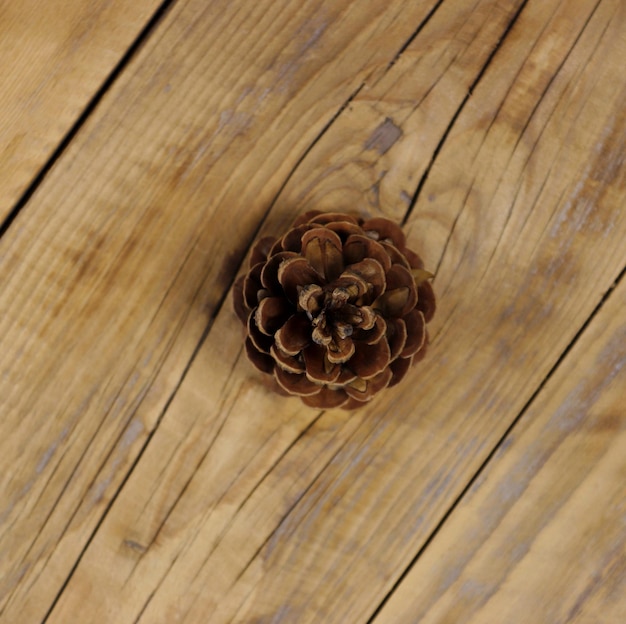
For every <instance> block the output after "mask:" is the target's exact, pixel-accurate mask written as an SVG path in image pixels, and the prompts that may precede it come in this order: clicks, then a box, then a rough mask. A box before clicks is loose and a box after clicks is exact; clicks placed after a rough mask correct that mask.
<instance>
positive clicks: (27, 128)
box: [0, 0, 160, 222]
mask: <svg viewBox="0 0 626 624" xmlns="http://www.w3.org/2000/svg"><path fill="white" fill-rule="evenodd" d="M159 5H160V2H158V1H157V0H140V1H133V0H113V1H109V0H107V1H104V0H50V1H46V2H40V1H39V0H22V1H21V2H10V1H3V2H0V59H2V60H1V61H0V65H1V69H0V85H1V86H2V88H1V89H0V222H2V221H4V219H5V218H6V217H7V215H8V214H9V213H10V211H11V209H12V207H13V206H14V204H15V203H16V202H17V201H18V199H19V198H20V197H21V196H22V194H23V193H24V191H25V190H26V188H27V187H28V185H29V184H30V183H31V181H32V180H33V178H34V177H35V176H36V175H37V174H38V173H39V171H40V170H41V168H42V167H43V166H44V164H45V163H46V161H47V160H48V159H49V158H50V157H51V156H52V154H53V152H54V151H55V149H56V148H57V146H58V145H59V143H60V142H61V140H62V139H63V137H64V136H65V135H66V134H67V132H68V131H69V130H70V128H71V127H72V125H73V124H74V123H75V122H76V121H77V119H78V118H79V117H80V115H81V113H82V112H83V110H84V109H85V107H86V106H87V104H88V103H89V102H90V100H91V99H92V98H93V96H94V95H95V93H96V92H97V91H98V89H99V88H100V87H101V85H102V84H103V83H104V81H105V80H106V78H107V77H108V76H109V74H110V73H111V71H112V70H113V69H114V67H115V66H116V65H117V64H118V62H119V61H120V60H121V58H122V57H123V56H124V54H125V53H126V51H127V50H128V48H129V47H130V46H131V44H132V43H133V41H134V40H135V39H136V37H137V36H138V35H139V33H140V32H141V31H142V29H143V28H144V26H145V25H146V24H147V23H148V21H149V20H150V18H151V17H152V15H153V14H154V13H155V11H156V10H157V9H158V7H159Z"/></svg>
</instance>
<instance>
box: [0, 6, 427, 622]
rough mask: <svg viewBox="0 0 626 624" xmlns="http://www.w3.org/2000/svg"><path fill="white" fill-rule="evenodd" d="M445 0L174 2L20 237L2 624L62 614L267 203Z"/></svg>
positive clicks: (6, 375)
mask: <svg viewBox="0 0 626 624" xmlns="http://www.w3.org/2000/svg"><path fill="white" fill-rule="evenodd" d="M433 4H434V3H421V4H420V5H419V6H413V7H409V8H408V9H407V7H406V5H405V4H404V3H403V2H395V3H392V4H389V3H388V2H386V1H385V2H383V1H380V2H376V3H372V4H371V7H370V9H369V10H368V11H367V12H363V11H357V10H355V9H354V7H355V6H356V5H355V4H354V3H349V2H342V3H335V4H332V5H331V4H328V3H327V4H311V5H308V6H306V7H300V8H298V7H295V5H294V6H293V7H290V8H285V7H283V6H281V5H277V4H275V3H271V2H263V3H255V4H254V5H241V6H239V5H238V4H233V3H231V2H220V3H211V4H210V5H207V4H206V3H205V2H200V1H196V2H188V3H180V4H177V5H175V6H174V8H173V9H172V10H171V11H170V12H169V14H168V15H167V18H166V19H165V20H164V21H163V22H162V23H161V25H160V27H159V29H158V30H157V31H155V33H154V34H153V36H152V38H151V39H150V40H149V42H148V43H147V44H146V45H145V46H144V47H143V48H142V50H141V52H140V54H139V55H138V56H137V57H136V58H135V59H134V60H133V62H132V63H131V64H130V65H129V66H128V67H127V68H126V70H125V72H124V75H123V76H122V77H121V79H120V80H119V81H117V82H116V83H115V85H114V87H113V88H112V89H111V90H110V92H109V93H107V95H106V97H105V98H104V99H103V101H102V104H101V105H100V106H99V107H98V109H97V111H96V112H95V114H94V115H93V116H92V117H91V118H90V119H89V120H88V122H87V123H86V125H85V126H84V128H83V129H82V130H81V132H80V133H79V135H78V136H77V137H76V139H75V140H74V141H73V142H72V143H71V145H70V146H69V148H68V150H67V151H66V153H65V154H64V156H63V158H62V159H61V160H60V161H59V163H58V164H57V166H56V167H55V168H54V169H53V170H52V171H51V172H50V174H49V176H48V177H47V179H46V181H45V183H44V184H43V185H42V186H41V187H40V188H39V190H38V192H37V193H36V194H35V195H34V197H33V199H32V201H31V202H29V204H28V205H27V207H26V208H25V209H24V210H23V211H22V212H21V213H20V215H19V216H18V218H17V220H16V221H15V223H14V224H13V227H12V228H11V229H10V231H9V232H8V234H7V235H6V236H5V237H3V240H2V242H1V243H0V257H1V258H2V267H1V275H2V288H1V289H0V292H1V295H0V308H1V309H2V312H3V314H2V318H1V319H0V322H1V331H2V336H3V338H4V339H3V344H2V358H3V362H4V364H3V366H2V370H3V377H2V381H1V383H2V387H1V388H0V394H1V395H2V396H3V427H4V428H5V429H4V430H5V431H6V432H7V433H6V435H4V436H3V437H2V441H1V445H2V446H1V449H0V456H1V457H2V458H3V464H4V465H5V466H10V467H11V468H10V469H8V470H6V471H3V473H2V484H1V486H2V490H1V491H2V492H3V511H2V516H1V517H2V521H3V526H4V533H3V534H2V537H1V538H0V539H1V540H2V541H1V542H0V548H1V549H2V551H3V557H2V560H1V561H0V578H2V589H1V591H0V596H1V601H0V608H3V609H4V611H3V613H2V618H3V621H8V622H15V620H16V619H17V618H21V619H23V621H32V620H37V619H38V618H41V617H43V615H44V614H45V613H46V611H47V610H48V609H49V608H50V607H51V605H52V603H53V601H54V599H55V597H56V595H57V594H58V592H60V591H61V589H62V587H63V584H64V582H65V580H66V578H67V577H68V575H70V573H71V571H72V568H73V566H74V565H75V563H76V560H77V558H78V557H79V556H80V553H81V551H82V549H83V548H84V547H85V545H86V543H87V542H88V540H89V539H90V537H91V535H92V534H93V532H94V530H95V529H96V528H97V526H98V523H99V521H100V519H101V518H102V516H103V514H104V513H105V512H106V510H107V506H108V505H109V503H110V502H111V499H112V498H113V497H114V496H115V494H116V491H117V489H118V488H119V487H120V484H121V483H122V482H123V480H124V478H125V476H126V474H127V473H128V471H129V470H130V469H131V468H132V466H133V462H134V461H135V459H136V457H137V454H138V453H139V452H140V450H141V448H142V445H143V444H144V443H145V441H146V439H147V437H148V435H149V433H150V431H151V430H152V429H153V428H154V427H156V426H157V425H158V423H159V421H160V417H161V414H162V411H163V410H164V407H165V406H166V405H167V402H168V399H169V397H170V396H171V395H172V393H173V392H175V390H176V387H177V383H178V381H179V379H180V376H181V374H182V372H183V371H184V369H185V366H186V365H187V363H188V361H189V359H190V357H191V355H192V353H193V351H194V349H195V347H196V345H197V343H198V341H199V339H200V338H201V336H202V333H203V331H204V329H205V327H206V326H207V324H208V323H210V320H211V315H212V314H213V313H214V311H215V309H216V306H218V305H219V304H220V302H221V300H222V298H223V296H224V291H225V290H227V289H228V288H229V285H230V283H231V280H232V277H233V272H234V270H235V267H236V266H237V264H238V262H239V259H240V258H241V256H242V254H243V253H245V249H246V248H247V246H248V244H249V242H250V239H251V238H252V236H253V233H254V230H255V228H256V227H257V226H258V223H259V220H260V219H261V217H262V215H263V214H264V212H265V210H266V209H267V205H268V202H270V201H271V198H272V197H273V196H274V195H275V194H276V192H277V191H278V189H279V188H280V185H281V184H282V182H283V180H284V179H285V177H286V175H287V174H288V172H289V171H290V170H291V169H292V168H293V166H294V164H295V163H296V162H297V160H298V159H299V158H300V156H301V155H302V153H303V152H304V151H305V150H306V148H307V146H308V145H309V144H310V143H311V142H312V141H313V140H314V139H315V137H316V136H317V134H318V133H319V132H320V131H321V130H322V129H323V127H324V126H325V125H326V124H327V123H328V121H329V120H330V119H331V118H332V117H333V116H334V115H335V113H336V112H337V110H339V109H340V107H341V106H342V105H343V103H344V102H345V101H346V100H347V99H349V97H350V95H351V94H352V93H353V92H354V90H355V89H356V88H357V87H358V86H359V85H361V84H362V82H363V81H364V79H365V78H366V77H367V76H369V75H370V74H371V73H372V72H373V71H375V70H376V69H379V68H380V67H381V66H382V67H386V66H388V65H389V64H390V63H391V62H392V61H393V59H394V57H395V55H396V53H397V52H398V50H399V49H400V48H401V47H402V44H403V43H404V42H405V41H406V40H407V39H408V38H409V37H410V35H411V34H412V32H413V30H414V29H415V28H416V24H418V23H419V20H420V19H422V18H423V17H424V16H425V15H426V13H427V11H428V10H429V8H430V7H431V6H432V5H433ZM400 17H402V19H400ZM251 33H252V34H251ZM268 155H271V158H269V157H268ZM166 360H167V362H166ZM216 365H217V366H219V365H218V364H217V363H216ZM93 617H97V614H92V615H91V616H90V618H93Z"/></svg>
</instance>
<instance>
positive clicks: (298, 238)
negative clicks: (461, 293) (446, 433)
mask: <svg viewBox="0 0 626 624" xmlns="http://www.w3.org/2000/svg"><path fill="white" fill-rule="evenodd" d="M431 277H432V274H431V273H429V272H428V271H425V270H424V265H423V263H422V260H421V259H420V257H419V256H418V255H417V254H416V253H414V252H413V251H411V250H410V249H407V248H406V244H405V238H404V234H403V233H402V230H401V229H400V228H399V227H398V226H397V225H396V224H395V223H393V222H392V221H389V220H388V219H383V218H374V219H368V220H364V219H362V218H360V217H356V216H353V215H350V214H342V213H326V214H324V213H321V212H319V211H314V212H307V213H306V214H304V215H302V216H301V217H299V218H298V219H297V220H296V221H295V223H294V224H293V226H292V228H291V229H290V230H289V231H288V232H287V233H286V234H285V235H284V236H283V237H282V238H280V239H278V240H276V239H274V238H262V239H260V240H259V241H258V242H257V243H256V245H255V246H254V248H253V250H252V254H251V257H250V269H249V271H248V272H247V273H246V274H245V275H243V276H241V277H240V278H239V279H238V280H237V281H236V283H235V286H234V302H235V311H236V312H237V315H238V316H239V318H240V319H241V321H242V322H243V323H244V324H245V325H246V327H247V332H248V335H247V338H246V345H245V346H246V352H247V355H248V358H249V359H250V361H251V362H252V363H253V364H254V365H255V366H256V367H257V368H258V369H259V370H261V371H262V372H264V373H268V374H270V375H273V376H274V378H275V380H276V382H277V383H278V386H279V389H282V390H283V391H286V393H288V394H292V395H298V396H300V397H301V398H302V400H303V401H304V403H305V404H306V405H309V406H311V407H318V408H330V407H343V408H345V409H353V408H356V407H359V406H362V405H363V404H364V403H365V402H367V401H369V400H370V399H371V398H372V397H373V396H374V395H375V394H376V393H377V392H379V391H380V390H382V389H383V388H385V387H388V386H393V385H395V384H397V383H398V382H399V381H400V380H401V379H402V378H403V377H404V375H405V374H406V372H407V371H408V369H409V367H410V366H411V364H414V363H415V362H417V361H419V360H421V359H422V358H423V357H424V355H425V353H426V347H427V344H428V333H427V331H426V323H428V322H429V321H430V320H431V318H432V317H433V314H434V312H435V295H434V293H433V289H432V287H431V285H430V283H429V281H428V280H429V278H431ZM277 389H278V388H277Z"/></svg>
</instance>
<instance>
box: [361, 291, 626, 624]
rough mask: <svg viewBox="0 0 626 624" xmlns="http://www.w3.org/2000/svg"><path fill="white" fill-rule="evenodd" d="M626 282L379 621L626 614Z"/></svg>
mask: <svg viewBox="0 0 626 624" xmlns="http://www.w3.org/2000/svg"><path fill="white" fill-rule="evenodd" d="M625 307H626V283H625V282H624V280H622V282H621V283H620V285H619V287H618V288H617V289H616V291H615V292H614V293H613V294H612V295H611V296H610V298H609V299H608V301H607V302H606V304H605V305H604V306H603V308H602V309H601V311H600V312H599V313H598V314H597V316H596V317H595V318H594V320H593V322H592V323H591V324H590V326H589V328H588V329H587V330H586V331H585V333H584V334H583V335H582V337H581V338H580V340H579V341H578V342H577V344H576V345H575V347H574V348H573V349H572V351H571V352H570V353H569V354H568V356H567V358H566V359H565V360H564V361H563V362H562V364H561V365H560V366H559V368H558V370H557V371H556V373H555V374H554V376H553V377H552V378H551V379H550V380H549V381H548V383H547V385H546V387H545V388H544V390H543V391H542V393H541V395H540V396H539V397H538V399H537V400H536V401H535V402H534V403H533V404H532V405H531V407H530V409H529V410H528V411H527V412H526V413H525V414H524V416H523V419H522V420H521V421H520V422H519V423H518V425H517V426H516V427H515V429H514V430H513V432H512V433H511V434H510V435H509V436H508V437H507V439H506V440H505V441H504V443H503V444H502V446H501V447H500V450H499V451H498V453H497V454H496V455H495V456H494V457H493V459H492V461H491V462H490V464H489V465H488V466H487V468H486V470H484V471H483V473H481V475H480V477H479V478H478V480H477V481H476V482H475V483H474V484H473V486H472V488H471V489H470V490H469V492H468V493H467V494H466V496H464V498H463V500H462V501H461V503H460V505H459V506H458V508H457V509H455V510H454V512H453V513H452V515H451V516H450V518H449V519H448V520H447V522H446V523H445V525H444V526H443V528H442V530H441V531H440V532H439V533H437V535H436V537H435V538H434V540H433V541H432V543H431V544H430V545H429V546H428V548H427V549H426V550H425V551H424V554H423V555H422V556H421V557H420V558H419V559H418V560H417V562H416V564H415V566H413V568H412V569H411V571H410V572H409V574H408V575H407V577H406V578H405V579H404V580H403V582H402V583H401V584H400V586H399V587H398V589H397V590H396V591H395V592H394V593H393V595H392V597H391V599H390V600H389V602H388V603H387V605H386V606H385V607H384V608H383V609H382V611H381V612H380V614H379V615H378V617H376V618H374V620H373V621H374V622H375V623H376V624H384V623H389V624H391V623H395V622H424V623H425V624H426V623H428V622H458V623H459V624H461V623H469V622H472V623H476V624H478V623H480V624H489V623H492V622H493V623H494V624H495V623H496V622H511V623H515V622H519V623H520V624H521V623H526V622H536V623H537V624H543V623H545V624H552V623H553V622H581V623H583V622H584V623H589V624H591V623H592V622H593V624H602V623H606V624H614V623H616V622H624V621H626V598H625V596H626V530H625V524H624V521H625V519H626V490H625V486H624V483H625V478H626V408H625V406H626V350H625V345H626V317H625V316H624V313H623V310H624V308H625Z"/></svg>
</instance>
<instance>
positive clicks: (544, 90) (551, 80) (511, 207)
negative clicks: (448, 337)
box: [480, 0, 609, 280]
mask: <svg viewBox="0 0 626 624" xmlns="http://www.w3.org/2000/svg"><path fill="white" fill-rule="evenodd" d="M601 2H602V0H598V1H597V2H596V4H595V6H594V7H593V9H592V11H591V13H589V15H588V17H587V19H586V20H585V23H584V25H583V27H582V28H581V29H580V31H579V33H578V35H577V36H576V38H575V39H574V40H573V41H572V45H571V46H570V48H569V50H568V51H567V53H566V54H565V56H564V57H563V59H562V60H561V62H560V63H559V65H558V67H557V68H556V71H555V72H554V74H553V75H552V76H551V77H550V80H549V81H548V83H547V84H546V86H545V88H544V89H543V91H542V93H541V95H540V96H539V97H538V98H537V101H536V102H535V105H534V107H533V109H532V110H531V111H530V115H528V118H527V119H526V122H525V123H524V126H523V127H522V129H521V130H520V132H519V135H518V137H517V141H516V142H515V145H514V146H513V149H512V150H511V156H510V158H509V163H510V162H511V159H512V158H513V154H515V150H516V149H517V146H518V145H519V143H520V141H521V140H522V137H523V136H524V134H525V133H526V130H527V128H528V127H529V125H530V123H531V121H532V120H533V118H534V116H535V113H536V112H537V111H538V109H539V106H540V105H541V103H542V102H543V99H544V98H545V96H546V95H547V94H548V92H549V91H550V89H551V87H552V85H553V84H554V80H555V79H556V77H557V76H558V75H559V74H560V72H561V69H562V68H563V66H564V65H565V63H566V62H567V60H568V59H569V57H570V55H571V53H572V50H574V48H575V47H576V45H577V44H578V42H579V40H580V38H581V37H582V35H583V33H584V32H585V29H586V28H587V26H588V25H589V22H590V21H591V20H592V19H593V16H594V15H595V14H596V11H597V10H598V7H599V6H600V3H601ZM608 27H609V24H608V23H607V25H606V26H605V29H604V31H606V29H607V28H608ZM600 39H602V37H600ZM583 70H584V67H583V68H581V70H580V72H582V71H583ZM562 97H563V96H561V97H560V98H559V100H558V102H557V104H556V105H555V106H554V109H553V110H552V112H551V113H550V116H549V117H548V119H547V121H546V124H545V126H544V129H545V128H546V127H547V124H548V123H549V122H550V120H551V119H552V116H553V115H554V111H555V110H556V109H557V106H558V104H559V103H560V101H561V99H562ZM503 102H504V100H503ZM496 116H497V114H496V115H495V116H494V119H495V118H496ZM485 136H486V133H485ZM542 136H543V129H542V131H541V132H540V133H539V134H538V136H537V139H536V140H535V141H534V144H533V147H532V149H531V150H530V151H529V153H528V157H527V158H526V162H525V163H524V169H526V167H527V165H528V162H529V160H530V157H531V154H532V153H533V151H534V148H535V146H536V145H537V143H539V141H540V140H541V137H542ZM554 163H555V161H553V162H552V165H551V167H550V170H549V171H552V167H553V166H554ZM507 167H508V163H507ZM548 177H549V176H546V178H545V180H544V184H543V185H545V184H546V183H547V180H548ZM501 183H502V177H501V178H500V180H498V187H497V189H499V188H500V185H501ZM543 185H542V188H543ZM497 189H496V193H497ZM520 189H521V183H519V184H518V186H517V189H516V192H515V196H514V197H513V201H512V202H511V204H510V205H509V210H508V213H507V216H506V220H505V221H504V224H503V226H502V229H501V231H500V237H499V239H498V241H497V243H496V244H495V245H494V248H493V251H492V252H491V256H490V258H489V260H488V261H487V264H486V265H485V270H484V272H483V274H482V276H481V277H480V279H481V280H482V279H483V278H484V277H485V275H486V274H487V272H488V270H489V267H490V266H491V261H492V260H493V258H494V256H495V255H496V251H497V249H498V247H499V246H500V242H501V240H502V237H503V236H504V232H505V230H506V227H507V225H508V223H509V221H510V219H511V215H512V214H513V207H514V206H515V204H516V202H517V197H518V195H519V191H520ZM537 197H540V194H539V195H537ZM529 214H530V213H529Z"/></svg>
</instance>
